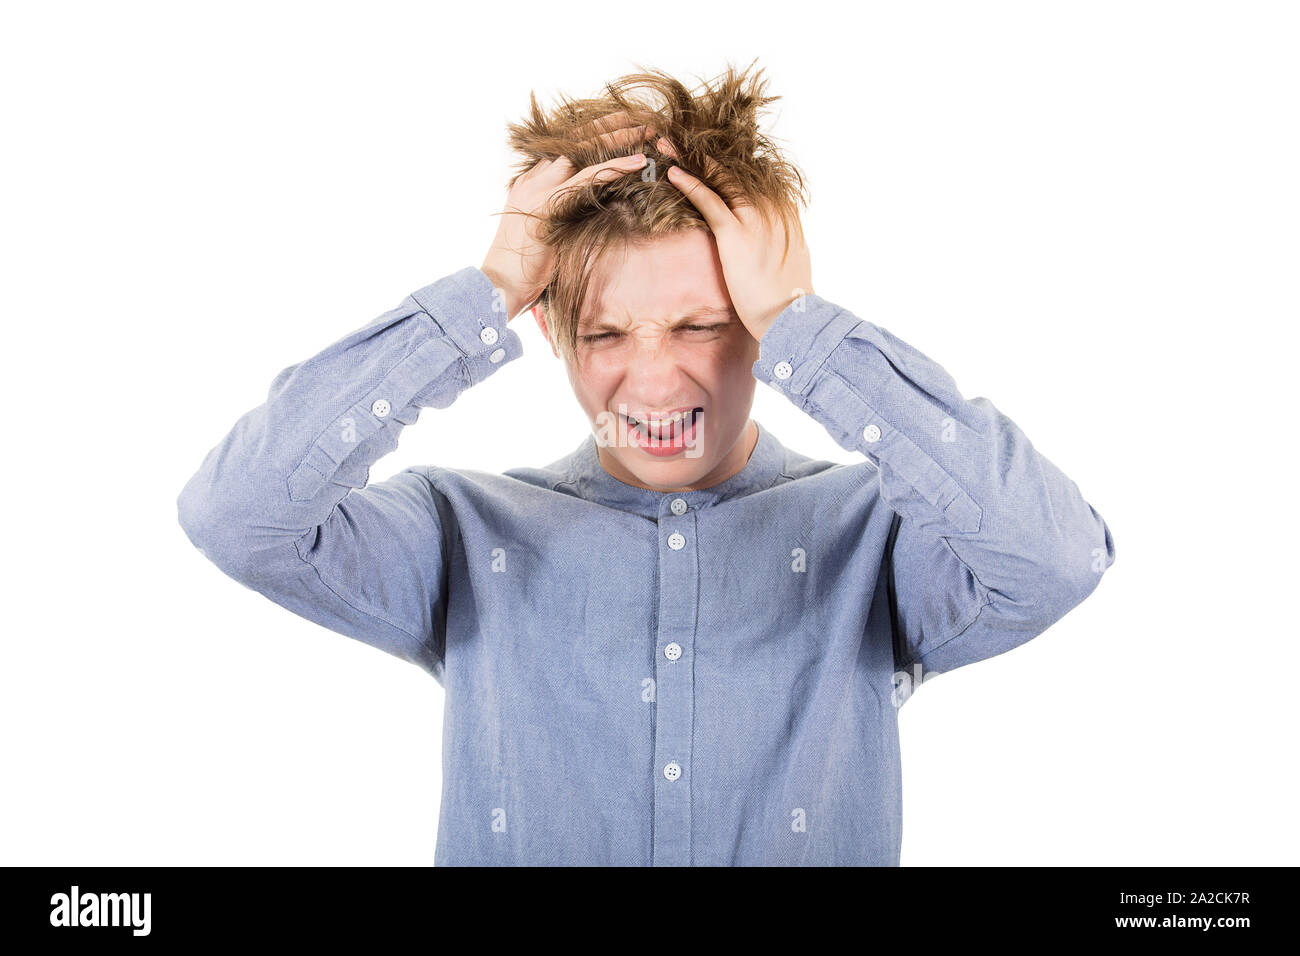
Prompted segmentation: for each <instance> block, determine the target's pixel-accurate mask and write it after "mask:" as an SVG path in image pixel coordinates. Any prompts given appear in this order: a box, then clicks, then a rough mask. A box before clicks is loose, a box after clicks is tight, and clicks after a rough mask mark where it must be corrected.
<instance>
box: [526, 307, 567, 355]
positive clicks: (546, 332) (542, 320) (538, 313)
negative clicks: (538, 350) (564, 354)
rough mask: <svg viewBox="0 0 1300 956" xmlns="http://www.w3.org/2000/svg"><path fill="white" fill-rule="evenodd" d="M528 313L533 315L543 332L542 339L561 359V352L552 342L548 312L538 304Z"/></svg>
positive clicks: (553, 353) (552, 352)
mask: <svg viewBox="0 0 1300 956" xmlns="http://www.w3.org/2000/svg"><path fill="white" fill-rule="evenodd" d="M528 311H530V312H532V313H533V319H534V320H535V321H536V322H537V327H538V328H539V329H540V330H541V332H542V337H543V338H544V339H546V341H547V342H548V343H549V344H550V346H551V354H552V355H554V356H555V357H556V358H559V357H560V352H559V350H558V349H557V348H556V347H555V342H554V341H552V340H551V330H550V326H548V325H547V324H546V310H545V309H543V308H542V306H541V303H538V304H537V305H535V306H533V307H532V308H531V309H529V310H528Z"/></svg>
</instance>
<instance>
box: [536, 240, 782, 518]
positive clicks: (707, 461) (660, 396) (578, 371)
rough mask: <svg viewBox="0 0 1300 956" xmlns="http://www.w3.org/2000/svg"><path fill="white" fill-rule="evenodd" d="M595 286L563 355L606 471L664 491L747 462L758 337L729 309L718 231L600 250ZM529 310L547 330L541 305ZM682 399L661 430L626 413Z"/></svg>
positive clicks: (704, 482)
mask: <svg viewBox="0 0 1300 956" xmlns="http://www.w3.org/2000/svg"><path fill="white" fill-rule="evenodd" d="M589 288H590V293H589V298H588V301H587V304H586V314H585V315H584V316H583V320H582V322H581V323H580V324H579V326H578V343H577V355H576V357H574V358H572V359H569V360H567V361H566V365H567V368H568V374H569V382H570V383H571V384H572V386H573V392H574V395H575V396H576V397H577V399H578V403H579V404H580V405H581V406H582V408H583V410H584V411H585V412H586V413H587V417H588V418H589V419H590V420H591V422H592V430H593V432H594V433H595V435H596V443H597V447H598V449H599V455H600V461H601V464H602V465H603V466H604V467H605V470H606V471H607V472H609V473H610V474H611V475H613V476H614V477H615V478H617V479H619V480H620V481H623V482H626V483H628V484H631V485H637V486H639V487H643V488H650V489H652V490H655V491H664V492H668V491H688V490H693V489H697V488H707V487H710V486H712V485H715V484H717V483H719V482H721V481H725V480H726V479H727V478H730V477H731V476H732V475H734V474H735V473H736V472H738V471H740V470H741V469H742V468H743V467H744V466H745V463H746V462H747V461H748V460H749V456H750V453H751V452H752V451H753V450H754V443H755V442H756V441H757V439H758V431H757V428H756V427H755V426H754V424H753V423H752V422H751V421H750V418H749V412H750V408H751V407H752V405H753V401H754V386H755V384H756V379H755V378H754V374H753V364H754V362H755V361H757V360H758V342H757V341H756V340H755V339H754V338H753V337H752V336H751V335H750V334H749V331H748V330H747V329H746V328H745V326H744V324H743V323H741V321H740V319H739V317H738V316H737V315H736V313H735V311H734V310H733V308H732V305H731V297H730V296H729V295H728V294H727V285H726V282H725V281H724V279H723V274H722V263H721V261H720V260H719V258H718V249H717V243H716V242H715V241H714V238H713V235H712V233H710V232H708V231H707V230H704V229H692V230H689V231H687V232H683V233H679V234H678V235H675V236H672V237H668V238H662V239H657V240H655V241H654V242H653V243H648V244H645V245H640V246H635V247H631V248H629V249H628V250H627V251H626V254H622V253H615V254H612V255H608V256H605V257H602V258H601V260H600V261H599V262H598V263H597V265H596V267H595V269H594V271H593V273H592V275H591V284H590V287H589ZM696 310H713V314H697V315H694V316H691V313H693V312H695V311H696ZM533 315H534V317H535V318H536V320H537V323H538V326H539V327H540V328H541V330H542V334H543V335H545V336H546V337H547V339H548V341H550V339H551V337H550V334H549V332H548V331H547V327H546V320H545V317H544V316H543V315H542V312H541V309H540V307H538V308H535V309H534V310H533ZM596 336H603V337H601V338H596ZM551 348H552V351H554V352H555V353H556V354H557V355H558V354H559V352H558V350H557V349H556V348H555V344H554V342H552V346H551ZM679 409H685V410H687V411H686V413H685V414H686V417H685V418H684V419H682V420H681V421H678V422H676V423H675V424H671V425H670V424H665V425H663V427H662V428H661V429H659V430H658V432H657V434H655V435H646V434H643V433H641V432H640V431H638V430H637V429H636V428H634V427H633V426H632V425H631V423H630V422H629V420H628V418H629V416H630V417H632V418H636V419H645V418H652V419H653V418H658V416H660V415H661V414H662V415H664V416H667V415H668V414H669V413H671V412H673V411H675V410H679ZM691 409H700V410H701V411H698V412H696V413H695V414H694V416H692V415H691V414H690V410H691ZM652 424H653V423H652ZM643 427H644V426H643ZM660 435H661V436H662V437H660Z"/></svg>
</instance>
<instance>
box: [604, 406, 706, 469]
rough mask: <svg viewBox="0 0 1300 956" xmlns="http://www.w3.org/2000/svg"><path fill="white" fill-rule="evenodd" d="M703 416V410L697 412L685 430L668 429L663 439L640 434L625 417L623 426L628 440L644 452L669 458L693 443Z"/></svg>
mask: <svg viewBox="0 0 1300 956" xmlns="http://www.w3.org/2000/svg"><path fill="white" fill-rule="evenodd" d="M703 417H704V413H703V412H699V413H697V414H696V415H695V416H693V418H692V421H691V423H690V425H688V426H687V427H686V430H685V431H682V432H677V433H673V432H671V431H670V432H669V437H668V438H665V439H664V440H663V441H660V440H659V439H658V438H650V437H647V436H645V435H642V434H641V431H640V430H639V429H638V428H636V426H634V425H633V424H632V423H631V422H630V421H628V420H627V419H626V418H625V419H623V427H624V428H626V429H627V435H628V441H629V442H630V443H631V444H633V445H635V446H636V447H637V448H640V449H641V450H642V451H643V452H645V453H646V454H648V455H654V456H655V457H657V458H671V457H672V456H673V455H677V454H680V453H681V452H683V451H685V450H686V449H687V448H689V447H691V446H692V445H694V444H695V431H696V429H697V428H698V427H699V423H700V419H701V418H703Z"/></svg>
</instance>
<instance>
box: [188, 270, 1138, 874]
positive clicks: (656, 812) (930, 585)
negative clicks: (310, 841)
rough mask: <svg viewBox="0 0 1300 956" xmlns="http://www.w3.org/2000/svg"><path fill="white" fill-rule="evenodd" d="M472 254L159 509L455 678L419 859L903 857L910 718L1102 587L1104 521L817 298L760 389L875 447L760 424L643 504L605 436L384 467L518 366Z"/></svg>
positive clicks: (265, 411) (311, 614)
mask: <svg viewBox="0 0 1300 956" xmlns="http://www.w3.org/2000/svg"><path fill="white" fill-rule="evenodd" d="M494 293H495V290H494V289H493V287H492V285H491V283H490V282H489V280H488V279H487V277H486V276H485V275H483V273H482V272H480V271H479V270H478V269H477V268H473V267H467V268H464V269H461V270H460V271H458V272H455V273H453V274H451V275H448V276H446V277H445V278H443V279H440V280H438V281H436V282H434V283H432V284H431V285H428V286H425V287H424V288H422V289H419V290H417V291H415V292H413V293H411V294H410V295H409V296H407V297H406V298H405V299H404V300H402V302H401V304H399V305H398V306H397V307H396V308H394V309H392V310H390V311H388V312H385V313H384V314H383V315H381V316H379V317H378V318H376V319H374V320H373V321H371V322H369V323H368V324H366V325H365V326H363V327H361V328H359V329H357V330H356V331H354V332H353V333H351V334H350V335H347V336H345V337H343V338H341V339H339V340H338V341H337V342H335V343H334V344H333V345H330V346H329V347H328V348H326V349H325V350H324V351H322V352H320V353H319V354H318V355H315V356H313V357H312V358H309V359H307V360H306V361H303V362H301V363H299V364H297V365H293V366H291V367H289V368H286V369H284V370H283V371H282V372H280V374H279V375H277V376H276V377H275V379H274V381H273V382H272V383H271V387H270V392H269V394H268V396H267V400H266V402H265V403H264V404H262V405H260V406H259V407H257V408H254V409H252V410H251V411H249V412H247V413H246V414H245V415H243V416H242V417H241V418H240V419H239V420H238V421H237V422H236V423H235V425H234V427H233V428H232V429H231V431H230V433H229V434H228V435H226V437H225V438H224V439H222V441H221V442H220V443H219V444H218V445H217V446H216V447H215V448H213V449H212V451H211V452H210V453H209V454H208V455H207V457H206V458H205V459H204V461H203V463H202V465H201V466H200V468H199V469H198V472H197V473H196V474H195V475H194V476H193V477H192V478H191V479H190V480H189V482H188V483H187V484H186V485H185V488H184V489H183V490H182V492H181V494H180V497H179V499H178V507H179V518H180V523H181V526H182V527H183V528H184V530H185V533H186V534H187V535H188V537H189V538H190V540H191V541H192V542H193V543H194V545H195V546H197V547H198V548H199V549H200V550H201V551H202V552H203V553H204V554H205V555H206V556H207V557H208V558H209V559H210V560H211V561H212V562H213V563H214V564H216V565H217V567H218V568H220V569H221V570H222V571H223V572H224V573H225V574H227V575H229V576H230V577H232V578H234V579H235V580H237V581H239V582H241V583H242V584H244V585H246V586H247V587H249V588H252V589H254V590H256V591H258V592H259V593H261V594H263V595H265V596H266V597H267V598H269V599H270V600H272V601H274V602H275V603H276V604H279V605H281V606H283V607H285V608H288V609H289V610H290V611H292V612H293V613H295V614H298V615H301V616H302V617H305V618H308V619H309V620H312V621H315V622H317V623H318V624H321V625H322V626H324V627H326V628H329V629H330V630H333V631H337V632H338V633H340V634H345V635H347V636H349V637H352V638H355V639H357V640H360V641H364V642H365V643H367V644H370V645H373V646H374V647H376V648H379V649H380V650H383V651H386V652H387V653H390V654H394V655H397V656H398V657H401V658H404V659H405V660H407V661H410V662H411V663H413V664H416V665H418V666H419V667H421V668H423V669H424V670H425V671H427V672H428V673H429V674H430V675H431V676H432V677H433V678H434V679H435V680H436V681H438V683H439V684H441V685H442V687H443V688H444V690H445V717H444V732H443V741H442V743H443V791H442V805H441V811H440V816H439V825H438V838H437V847H436V851H435V856H434V862H435V864H436V865H467V864H478V865H483V864H486V865H501V864H548V865H551V864H618V865H655V866H683V865H697V866H699V865H753V864H763V865H822V864H837V865H838V864H870V865H897V864H898V861H899V852H900V844H901V836H902V798H901V789H900V760H899V747H898V720H897V716H898V707H899V706H900V704H901V703H902V701H904V700H906V698H907V695H908V694H909V693H910V691H911V690H912V689H913V688H914V687H915V686H916V685H917V683H918V682H919V681H920V680H923V679H924V678H925V677H928V676H929V675H931V674H934V673H939V672H942V671H947V670H952V669H953V668H955V667H960V666H961V665H963V664H969V663H971V662H973V661H978V660H982V659H985V658H989V657H992V656H993V655H995V654H1001V653H1003V652H1004V651H1007V650H1010V649H1011V648H1014V647H1016V646H1017V645H1019V644H1023V643H1024V642H1025V641H1028V640H1030V639H1031V638H1033V637H1035V636H1036V635H1038V634H1041V633H1042V632H1043V631H1044V630H1046V629H1047V628H1048V627H1050V626H1051V625H1052V623H1053V622H1055V621H1057V620H1059V619H1060V618H1061V617H1062V615H1064V614H1065V613H1066V612H1068V611H1069V610H1070V609H1071V608H1073V607H1074V606H1075V605H1077V604H1078V603H1079V602H1080V601H1082V600H1083V599H1084V598H1085V597H1086V596H1087V595H1088V594H1089V593H1091V592H1092V590H1093V589H1094V588H1095V587H1096V586H1097V583H1098V581H1099V580H1100V578H1101V575H1102V573H1103V572H1104V571H1105V570H1106V568H1108V567H1109V566H1110V565H1111V564H1112V563H1113V561H1114V557H1115V549H1114V543H1113V541H1112V539H1111V534H1110V531H1109V529H1108V528H1107V527H1106V524H1105V522H1104V521H1103V520H1102V518H1101V517H1100V516H1099V515H1098V514H1097V512H1096V511H1095V510H1094V509H1093V508H1092V507H1091V506H1090V505H1089V504H1088V502H1087V501H1085V500H1084V498H1083V496H1082V495H1081V494H1080V492H1079V489H1078V488H1077V487H1076V485H1075V483H1074V482H1073V481H1071V480H1070V479H1069V478H1067V477H1066V476H1065V475H1064V474H1063V473H1062V472H1061V471H1060V470H1059V469H1058V468H1057V467H1056V466H1055V465H1053V464H1052V463H1051V462H1050V461H1048V460H1047V459H1046V458H1044V457H1043V456H1042V455H1041V454H1039V453H1038V452H1037V451H1036V450H1035V449H1034V447H1033V445H1031V444H1030V442H1029V440H1028V439H1027V438H1026V437H1025V435H1024V433H1023V432H1021V430H1020V429H1019V428H1018V427H1017V426H1016V425H1015V424H1014V423H1013V422H1012V421H1011V420H1010V419H1009V418H1007V417H1006V416H1005V415H1003V414H1002V413H1001V412H1000V411H998V409H997V408H995V407H994V405H993V403H992V402H990V401H988V400H987V399H984V398H974V399H970V400H966V399H963V398H962V396H961V394H960V393H959V392H958V390H957V387H956V385H955V384H954V382H953V380H952V378H950V377H949V375H948V374H947V373H946V372H945V371H944V370H943V369H942V368H941V367H940V366H939V365H938V364H936V363H935V362H934V361H933V360H931V359H929V358H927V357H926V356H924V355H922V354H921V353H920V352H918V351H917V350H916V349H914V348H912V347H911V346H909V345H907V344H906V343H905V342H902V341H901V340H899V339H898V338H896V337H895V336H893V335H891V334H890V333H889V332H887V331H886V330H885V329H883V328H881V327H879V326H877V325H874V324H872V323H870V322H868V321H866V320H864V319H860V318H858V317H857V316H855V315H854V314H853V313H851V312H850V311H848V310H847V309H845V308H843V307H842V306H839V305H835V304H833V303H831V302H829V301H827V300H826V299H823V298H822V297H820V296H817V295H807V296H804V297H803V298H801V299H799V300H796V301H795V302H794V303H792V304H791V305H790V306H789V307H788V308H786V309H785V311H784V312H782V313H781V315H780V316H779V317H778V318H777V319H776V321H775V322H774V324H773V325H771V326H770V327H769V329H768V330H767V332H766V333H765V334H764V335H763V338H762V341H761V342H760V358H759V360H758V361H757V362H755V363H754V366H753V373H754V375H755V376H756V377H757V378H758V379H759V380H760V381H761V382H764V383H766V384H767V385H769V386H771V387H772V388H775V389H776V390H777V391H779V392H780V393H781V394H782V395H784V396H786V397H787V398H788V399H789V400H790V401H791V402H793V403H794V404H795V405H796V406H798V407H799V408H801V409H803V411H804V412H806V413H807V414H808V415H810V416H811V417H812V418H814V419H815V420H816V421H818V422H820V423H821V424H822V425H823V426H824V427H825V428H826V430H827V431H828V432H829V433H830V435H831V436H832V437H833V438H834V440H835V441H836V442H837V443H838V444H839V445H841V446H842V447H843V448H845V449H846V450H848V451H852V452H857V453H859V454H860V455H861V456H862V459H863V460H861V461H856V462H855V463H853V464H842V463H833V462H829V461H821V460H814V459H810V458H808V457H805V456H804V455H801V454H799V453H797V452H795V451H792V450H790V449H788V448H786V447H785V446H784V445H783V444H782V443H781V442H780V441H779V440H778V439H777V437H776V436H775V435H773V434H772V433H771V432H770V431H769V430H768V429H767V428H766V427H764V426H763V425H762V424H761V423H757V424H758V435H759V437H758V444H757V446H756V447H755V449H754V451H753V454H752V455H751V457H750V458H749V460H748V462H747V464H746V465H745V467H744V468H743V470H741V471H740V472H739V473H737V474H736V475H734V476H733V477H731V478H729V479H728V480H726V481H724V482H722V483H721V484H718V485H715V486H714V487H712V488H706V489H704V490H702V491H690V492H682V493H679V494H673V493H668V494H664V493H659V492H655V491H650V490H648V489H644V488H638V487H635V486H632V485H629V484H625V483H624V482H622V481H619V480H617V479H615V478H614V477H612V476H611V475H609V473H608V472H606V471H605V469H604V468H603V467H602V466H601V464H600V461H599V458H598V457H597V453H596V449H597V446H596V437H595V435H594V434H593V435H590V436H588V437H587V438H586V439H585V440H584V441H582V442H581V443H580V444H579V445H578V447H577V448H575V449H573V450H572V451H571V452H569V453H568V454H566V455H564V456H563V457H560V458H558V459H556V460H555V461H553V462H551V463H550V464H548V465H545V466H542V467H518V468H514V469H512V470H509V471H506V472H505V473H504V474H490V473H486V472H479V471H471V470H463V469H455V468H443V467H439V466H437V465H420V466H415V467H410V468H407V469H406V470H404V471H402V472H400V473H398V474H397V475H395V476H394V477H392V478H390V479H388V480H386V481H378V482H373V483H371V482H369V480H368V479H369V470H370V466H371V465H372V464H373V463H374V462H375V461H376V460H378V459H379V458H381V457H382V456H384V455H386V454H387V453H389V452H391V451H393V450H394V448H396V446H397V441H398V436H399V435H400V434H401V431H402V429H403V427H404V426H406V425H410V424H412V423H414V422H415V421H416V419H417V418H418V416H419V413H420V409H421V408H424V407H434V408H446V407H447V406H449V405H451V404H452V403H453V402H454V401H455V400H456V398H457V396H458V395H460V394H461V393H462V392H463V391H464V390H465V389H467V388H471V387H474V386H476V385H479V384H480V383H482V382H483V381H484V380H485V379H487V378H489V377H490V376H492V375H493V374H495V373H496V372H498V371H500V370H501V369H502V368H504V367H505V366H506V365H508V364H509V363H510V362H511V361H513V360H515V359H517V358H519V357H520V355H521V354H522V347H521V343H520V339H519V337H518V335H517V333H516V332H515V331H514V330H513V329H511V328H509V327H508V326H507V324H506V315H505V313H504V311H503V310H502V309H501V306H500V304H499V299H498V298H497V297H496V296H495V294H494Z"/></svg>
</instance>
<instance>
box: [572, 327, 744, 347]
mask: <svg viewBox="0 0 1300 956" xmlns="http://www.w3.org/2000/svg"><path fill="white" fill-rule="evenodd" d="M726 325H727V323H726V322H718V323H716V324H714V325H683V326H679V328H680V329H682V330H683V331H686V332H712V331H713V330H714V329H721V328H725V327H726ZM622 334H623V333H622V332H601V333H600V334H599V335H580V336H578V338H579V340H580V341H583V342H600V341H603V340H605V339H612V338H616V337H618V336H620V335H622Z"/></svg>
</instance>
